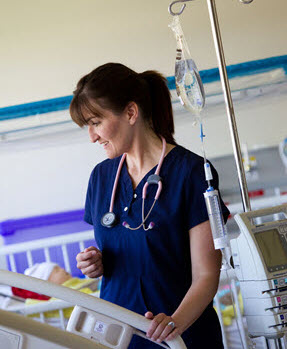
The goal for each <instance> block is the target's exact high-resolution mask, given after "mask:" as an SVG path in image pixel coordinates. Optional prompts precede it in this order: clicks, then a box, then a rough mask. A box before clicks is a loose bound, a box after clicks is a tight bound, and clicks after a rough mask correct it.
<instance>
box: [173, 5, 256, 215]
mask: <svg viewBox="0 0 287 349" xmlns="http://www.w3.org/2000/svg"><path fill="white" fill-rule="evenodd" d="M188 1H192V0H185V1H184V0H178V1H173V2H172V3H171V4H170V5H169V9H168V10H169V13H170V14H171V15H173V16H176V15H180V14H182V12H183V10H184V9H185V6H186V4H183V6H182V8H181V10H180V11H179V12H174V11H173V10H172V6H173V5H174V4H176V3H184V2H188ZM239 1H240V2H242V3H244V4H249V3H250V2H252V1H253V0H239ZM207 5H208V10H209V17H210V23H211V29H212V35H213V41H214V46H215V51H216V56H217V62H218V68H219V73H220V81H221V85H222V89H223V94H224V100H225V105H226V111H227V115H228V121H229V129H230V134H231V141H232V146H233V152H234V158H235V163H236V168H237V174H238V179H239V187H240V193H241V198H242V203H243V210H244V212H246V211H250V210H251V208H250V200H249V196H248V187H247V183H246V177H245V171H244V167H243V161H242V155H241V149H240V142H239V137H238V132H237V126H236V120H235V114H234V108H233V102H232V97H231V91H230V86H229V80H228V77H227V72H226V64H225V58H224V51H223V45H222V40H221V34H220V29H219V23H218V17H217V12H216V7H215V0H207Z"/></svg>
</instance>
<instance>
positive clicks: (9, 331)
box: [0, 310, 108, 349]
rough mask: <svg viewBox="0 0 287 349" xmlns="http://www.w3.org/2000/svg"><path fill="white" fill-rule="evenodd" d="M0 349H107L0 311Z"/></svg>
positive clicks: (90, 341)
mask: <svg viewBox="0 0 287 349" xmlns="http://www.w3.org/2000/svg"><path fill="white" fill-rule="evenodd" d="M0 342H1V344H0V346H1V348H3V349H4V348H5V349H8V348H25V349H39V348H41V349H50V348H53V349H63V348H67V349H79V348H85V349H108V347H107V346H104V345H102V344H100V343H95V341H92V340H89V339H87V338H84V337H80V336H78V335H76V334H74V333H71V332H65V331H62V330H59V329H57V328H55V327H52V326H49V325H46V324H41V323H39V322H36V321H33V320H31V319H27V318H24V317H23V316H20V315H17V314H14V313H10V312H8V311H4V310H0Z"/></svg>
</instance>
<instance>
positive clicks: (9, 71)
mask: <svg viewBox="0 0 287 349" xmlns="http://www.w3.org/2000/svg"><path fill="white" fill-rule="evenodd" d="M169 3H170V1H167V0H161V1H154V0H145V1H131V0H130V1H129V0H122V1H117V0H109V1H96V0H81V1H78V0H69V1H56V0H49V1H36V0H27V1H25V2H23V1H21V0H11V1H9V2H8V1H6V2H5V3H3V4H2V6H1V12H0V45H1V47H2V51H1V65H0V76H1V81H0V96H1V98H0V107H3V106H8V105H15V104H19V103H26V102H31V101H37V100H42V99H47V98H54V97H60V96H65V95H70V94H71V92H72V90H73V89H74V87H75V84H76V82H77V80H78V79H79V78H80V76H82V75H83V74H85V73H87V72H88V71H89V70H91V69H93V68H94V67H96V66H97V65H99V64H102V63H104V62H107V61H120V62H123V63H125V64H127V65H129V66H131V67H132V68H134V69H136V70H138V71H141V70H145V69H158V70H160V71H161V72H163V73H164V74H166V75H168V76H170V75H173V66H174V59H175V54H174V53H175V42H174V38H173V34H172V33H171V30H170V29H169V28H168V24H169V23H170V21H171V16H170V15H169V14H168V12H167V6H168V4H169ZM216 4H217V8H218V13H219V19H220V25H221V31H222V36H223V42H224V47H225V55H226V62H227V64H235V63H239V62H243V61H248V60H255V59H260V58H266V57H270V56H276V55H283V54H286V53H287V52H286V47H287V36H286V32H287V20H286V13H287V3H286V1H285V0H276V2H275V3H274V4H273V3H272V4H271V2H270V0H254V2H253V3H252V4H251V5H243V4H241V3H239V1H237V0H217V1H216ZM182 25H183V29H184V31H185V33H186V36H187V39H188V42H189V45H190V49H191V54H192V56H193V58H194V60H195V61H196V63H197V65H198V68H199V69H200V70H202V69H208V68H212V67H215V66H216V64H217V63H216V58H215V53H214V48H213V42H212V37H211V32H210V25H209V21H208V13H207V6H206V3H205V1H203V0H197V1H192V2H190V3H188V4H187V8H186V10H185V11H184V14H183V15H182ZM3 48H4V49H3ZM286 108H287V99H286V95H282V96H272V97H271V98H269V99H265V98H264V97H259V98H258V99H257V100H254V101H251V102H248V103H240V102H237V103H235V111H236V116H237V122H238V129H239V134H240V139H241V141H242V142H247V143H248V145H249V146H250V147H251V148H252V147H255V146H258V145H259V146H262V145H263V146H269V145H274V144H277V143H278V142H279V141H280V140H281V139H283V138H284V137H286V130H287V121H286V120H287V118H286V115H285V114H286V113H285V110H286ZM205 113H206V117H205V132H206V134H207V136H208V137H207V138H206V151H207V155H208V157H210V158H212V157H215V156H218V155H224V154H230V153H231V152H232V146H231V142H230V136H229V127H228V122H227V117H226V112H225V107H224V105H221V106H218V107H217V108H214V109H212V108H209V107H208V106H207V108H206V111H205ZM190 124H191V123H190V119H189V117H188V116H187V115H186V114H185V115H176V138H177V140H178V142H179V143H180V144H183V145H185V146H187V147H188V148H190V149H192V150H194V151H196V152H200V147H199V138H198V129H197V128H192V127H191V125H190ZM0 127H1V124H0ZM0 155H1V162H0V176H1V177H0V198H1V201H0V221H2V220H4V219H9V218H13V217H24V216H31V215H36V214H44V213H50V212H57V211H63V210H69V209H77V208H81V207H83V204H84V197H85V192H86V186H87V181H88V177H89V173H90V171H91V169H92V168H93V166H94V164H95V163H96V162H98V161H100V160H101V159H103V158H104V154H103V151H102V150H101V148H100V147H98V146H97V145H92V144H89V142H88V138H87V135H86V134H84V133H83V131H81V130H77V131H76V130H74V131H73V132H70V131H69V132H66V133H61V134H58V135H53V136H43V137H36V136H35V137H33V138H31V139H30V140H29V139H28V140H23V141H17V142H16V141H15V142H13V143H5V142H4V143H3V142H2V143H0Z"/></svg>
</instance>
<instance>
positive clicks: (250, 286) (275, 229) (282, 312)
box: [230, 204, 287, 338]
mask: <svg viewBox="0 0 287 349" xmlns="http://www.w3.org/2000/svg"><path fill="white" fill-rule="evenodd" d="M235 220H236V222H237V224H238V226H239V228H240V234H239V236H238V237H237V238H236V239H233V240H231V241H230V243H231V249H232V256H233V264H234V269H235V273H236V276H237V278H238V280H239V281H240V289H241V293H242V297H243V304H244V314H245V316H246V320H247V327H248V333H249V335H250V336H251V337H257V336H264V337H266V338H279V337H282V336H283V335H284V334H285V333H286V332H287V204H284V205H280V206H276V207H271V208H267V209H262V210H257V211H251V212H245V213H241V214H237V215H236V216H235Z"/></svg>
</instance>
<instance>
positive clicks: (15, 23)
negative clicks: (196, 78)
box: [0, 0, 287, 106]
mask: <svg viewBox="0 0 287 349" xmlns="http://www.w3.org/2000/svg"><path fill="white" fill-rule="evenodd" d="M170 2H171V1H170V0H160V1H154V0H121V1H118V0H108V1H104V0H101V1H100V0H81V1H79V0H61V1H58V0H49V1H47V0H41V1H39V0H26V1H22V0H9V1H2V4H1V11H0V23H1V24H0V47H1V48H2V49H1V65H0V76H1V81H0V96H1V98H0V106H8V105H15V104H19V103H26V102H30V101H37V100H41V99H47V98H54V97H59V96H65V95H69V94H71V91H72V90H73V88H74V87H75V84H76V81H78V79H79V78H80V76H82V75H83V74H85V73H87V72H88V71H89V70H91V69H93V68H95V67H96V66H97V65H99V64H102V63H105V62H107V61H120V62H122V63H125V64H127V65H129V66H131V67H133V68H135V69H136V70H139V71H141V70H145V69H151V68H152V69H158V70H160V71H161V72H163V73H164V74H167V75H173V66H174V60H175V41H174V37H173V34H172V32H171V30H170V29H169V28H168V24H169V23H170V22H171V19H172V16H171V15H170V14H169V13H168V11H167V7H168V5H169V4H170ZM216 4H217V8H218V14H219V20H220V26H221V31H222V37H223V43H224V47H225V54H226V62H227V64H234V63H238V62H244V61H248V60H254V59H259V58H266V57H270V56H276V55H282V54H286V47H287V36H286V32H287V20H286V13H287V3H286V1H285V0H276V1H275V2H272V3H271V1H270V0H254V1H253V3H252V4H250V5H244V4H242V3H240V2H239V0H216ZM179 7H180V6H179ZM181 19H182V25H183V29H184V31H185V33H186V37H187V40H188V43H189V45H190V49H191V54H192V56H193V58H194V59H195V61H196V62H197V64H198V67H199V69H200V70H201V69H207V68H213V67H215V66H216V58H215V53H214V48H213V42H212V36H211V30H210V24H209V19H208V11H207V4H206V1H204V0H196V1H192V2H190V3H188V4H187V7H186V9H185V11H184V13H183V14H182V16H181Z"/></svg>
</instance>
